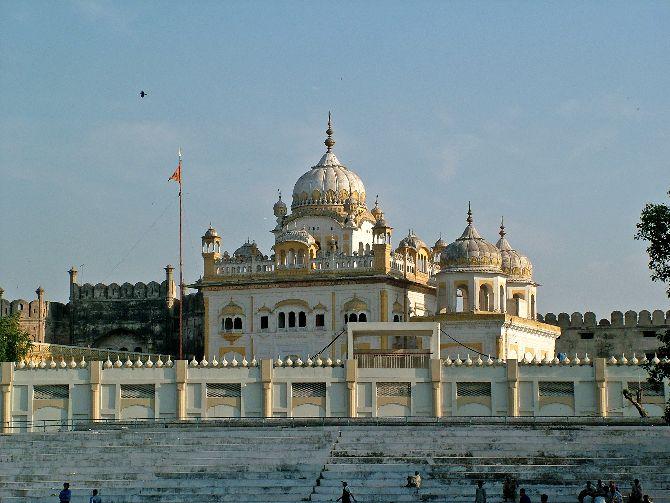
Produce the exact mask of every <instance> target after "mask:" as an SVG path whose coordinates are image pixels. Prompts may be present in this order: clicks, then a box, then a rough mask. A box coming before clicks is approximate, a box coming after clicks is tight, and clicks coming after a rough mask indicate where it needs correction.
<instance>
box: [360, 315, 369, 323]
mask: <svg viewBox="0 0 670 503" xmlns="http://www.w3.org/2000/svg"><path fill="white" fill-rule="evenodd" d="M358 321H360V322H362V323H364V322H366V321H368V316H367V315H366V314H365V313H361V314H359V315H358Z"/></svg>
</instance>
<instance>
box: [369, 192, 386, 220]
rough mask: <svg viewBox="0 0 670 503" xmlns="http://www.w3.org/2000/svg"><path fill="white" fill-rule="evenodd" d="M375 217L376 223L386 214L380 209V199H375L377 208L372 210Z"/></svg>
mask: <svg viewBox="0 0 670 503" xmlns="http://www.w3.org/2000/svg"><path fill="white" fill-rule="evenodd" d="M370 213H371V214H372V216H373V217H375V221H377V220H379V217H383V216H384V213H383V212H382V209H381V208H380V207H379V198H378V197H376V198H375V207H374V208H372V211H371V212H370Z"/></svg>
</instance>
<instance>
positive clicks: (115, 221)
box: [0, 0, 670, 317]
mask: <svg viewBox="0 0 670 503" xmlns="http://www.w3.org/2000/svg"><path fill="white" fill-rule="evenodd" d="M0 14H1V15H0V19H1V21H0V23H1V24H0V110H2V113H1V114H0V170H1V173H0V214H1V215H2V216H1V217H0V235H1V236H2V239H1V240H0V286H2V287H3V288H4V289H5V290H6V293H5V297H6V298H18V297H23V298H29V299H31V298H33V297H34V293H33V291H34V290H35V288H36V287H37V285H42V286H43V287H44V288H45V289H46V292H47V297H48V298H49V299H51V300H61V301H62V300H66V298H67V291H68V286H67V273H66V271H67V269H68V268H69V267H70V266H71V265H73V264H74V265H77V266H78V267H79V268H80V270H81V271H82V279H83V281H86V282H91V283H97V282H107V283H109V282H112V281H116V282H119V283H120V282H123V281H131V282H137V281H150V280H153V279H161V278H162V276H163V270H162V268H163V267H164V266H165V264H167V263H173V264H176V263H177V261H178V259H177V254H178V248H177V200H176V187H175V185H174V184H170V183H168V182H167V178H168V177H169V175H170V174H171V173H172V170H173V169H174V167H175V164H176V156H175V153H176V151H177V147H178V146H180V145H181V146H182V148H183V149H184V177H185V212H186V220H185V226H186V229H185V240H186V241H185V248H186V256H185V275H186V278H187V279H189V280H194V279H196V278H197V277H198V276H199V275H200V272H201V268H202V265H201V260H200V256H199V246H200V245H199V238H200V236H201V235H202V232H203V231H204V229H205V228H206V227H207V225H208V224H209V222H210V221H211V222H212V224H213V225H214V226H215V227H216V228H217V229H218V230H219V231H220V233H222V235H223V244H224V248H225V249H228V250H230V251H232V250H234V249H235V248H236V247H237V246H239V244H241V243H242V242H243V241H245V240H246V239H247V237H250V238H252V239H255V240H256V242H257V243H259V245H260V247H261V249H262V250H263V251H264V252H265V253H268V254H269V253H270V246H271V244H272V235H271V234H270V233H269V232H268V231H269V230H270V229H271V228H272V227H273V225H274V219H273V215H272V204H273V203H274V201H275V199H276V191H277V189H278V188H280V189H281V190H282V192H283V193H284V194H286V195H287V198H290V193H291V190H292V187H293V183H294V182H295V181H296V180H297V179H298V177H299V176H300V175H301V174H302V173H303V172H305V171H306V170H307V169H308V168H309V167H310V166H312V165H314V164H315V163H316V161H318V159H319V158H320V156H321V154H322V151H323V148H324V147H323V143H322V142H323V139H324V129H325V126H326V124H325V123H326V117H327V113H328V110H332V111H333V118H334V128H335V139H336V140H337V145H336V146H335V152H336V153H337V155H338V157H339V159H340V160H341V161H342V162H344V163H345V164H346V165H347V166H349V168H350V169H353V170H354V171H356V172H357V173H358V174H359V175H360V176H361V178H362V179H363V181H364V183H365V185H366V189H367V193H368V198H369V200H370V201H373V200H374V196H375V195H376V194H379V198H380V202H381V205H382V207H383V209H384V211H385V213H386V215H387V217H388V220H389V222H390V223H391V225H393V227H395V229H396V230H395V235H394V241H395V242H396V243H397V242H398V241H399V240H400V239H401V238H402V236H403V235H404V234H406V232H407V229H408V228H410V227H411V228H413V229H415V231H416V232H417V234H419V236H420V237H422V238H423V239H424V240H426V241H427V242H431V243H432V242H434V241H435V240H436V239H437V237H438V235H439V233H440V232H441V233H442V235H443V236H444V237H445V239H447V240H453V239H455V238H456V237H458V236H459V235H460V233H461V231H462V230H463V227H464V226H465V211H466V207H467V202H468V200H470V201H472V208H473V212H474V217H475V223H476V225H477V227H478V229H479V230H480V232H481V233H482V234H483V235H484V236H485V237H487V238H488V239H489V240H491V241H494V242H495V240H496V239H497V237H498V236H497V231H498V225H499V220H500V216H501V215H504V216H505V224H506V226H507V231H508V235H507V237H508V239H509V241H510V242H511V244H512V246H514V247H516V248H518V249H519V250H520V251H522V252H524V253H526V254H527V255H528V256H529V257H530V258H531V260H532V261H533V263H534V265H535V277H536V279H537V281H539V282H540V283H541V284H542V285H543V286H542V288H541V291H540V293H539V295H538V308H539V311H540V312H546V311H555V312H559V311H568V312H572V311H575V310H578V311H585V310H593V311H595V312H596V314H597V315H598V316H599V317H602V316H606V315H608V313H609V312H610V311H611V310H613V309H629V308H633V309H643V308H647V309H654V308H661V309H667V308H668V300H667V298H666V297H665V295H664V288H663V287H662V285H658V284H653V283H651V281H650V280H649V272H648V270H647V267H646V262H647V258H646V255H645V252H644V245H643V244H642V243H639V242H635V241H634V240H633V234H634V231H635V229H634V227H635V223H636V221H637V218H638V216H639V213H640V210H641V208H642V207H643V205H644V204H645V202H647V201H666V202H667V196H666V192H667V190H668V188H669V185H670V184H669V183H668V172H669V170H668V167H667V165H668V159H670V121H669V120H668V118H669V117H670V94H669V93H668V89H670V57H669V56H670V29H669V28H668V26H670V3H667V2H635V3H631V2H555V3H552V2H530V1H527V2H483V1H482V2H434V3H433V2H413V3H409V2H391V1H384V2H381V1H379V2H323V3H321V2H241V1H240V2H234V1H230V2H199V3H197V4H196V3H191V2H104V1H72V2H40V1H33V2H12V1H7V0H5V1H3V2H2V4H0ZM140 89H145V90H147V91H148V92H149V96H148V97H147V98H145V99H144V100H140V99H139V97H138V96H137V94H138V92H139V90H140Z"/></svg>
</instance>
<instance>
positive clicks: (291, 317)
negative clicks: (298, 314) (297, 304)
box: [288, 311, 295, 328]
mask: <svg viewBox="0 0 670 503" xmlns="http://www.w3.org/2000/svg"><path fill="white" fill-rule="evenodd" d="M288 327H289V328H294V327H295V313H294V312H293V311H290V312H289V313H288Z"/></svg>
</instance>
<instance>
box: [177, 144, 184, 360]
mask: <svg viewBox="0 0 670 503" xmlns="http://www.w3.org/2000/svg"><path fill="white" fill-rule="evenodd" d="M178 155H179V359H180V360H183V359H184V350H183V343H182V341H183V339H182V330H183V314H184V260H183V244H182V237H181V234H182V214H183V209H182V196H181V193H182V185H181V179H182V177H181V147H180V148H179V154H178Z"/></svg>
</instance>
